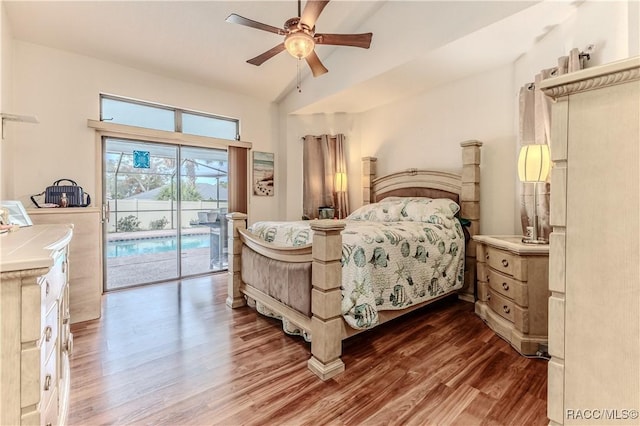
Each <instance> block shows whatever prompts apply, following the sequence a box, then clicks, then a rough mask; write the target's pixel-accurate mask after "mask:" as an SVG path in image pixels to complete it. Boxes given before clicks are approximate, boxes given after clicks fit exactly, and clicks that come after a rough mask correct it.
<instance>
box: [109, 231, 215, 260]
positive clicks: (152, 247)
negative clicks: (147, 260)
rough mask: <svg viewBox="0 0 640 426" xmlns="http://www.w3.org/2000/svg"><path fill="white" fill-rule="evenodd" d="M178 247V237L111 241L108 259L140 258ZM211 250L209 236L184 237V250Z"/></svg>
mask: <svg viewBox="0 0 640 426" xmlns="http://www.w3.org/2000/svg"><path fill="white" fill-rule="evenodd" d="M177 246H178V238H177V237H159V238H145V239H139V240H123V241H109V242H108V243H107V257H124V256H139V255H143V254H156V253H166V252H169V251H175V250H176V248H177ZM198 248H209V235H208V234H197V235H183V236H182V250H189V249H198Z"/></svg>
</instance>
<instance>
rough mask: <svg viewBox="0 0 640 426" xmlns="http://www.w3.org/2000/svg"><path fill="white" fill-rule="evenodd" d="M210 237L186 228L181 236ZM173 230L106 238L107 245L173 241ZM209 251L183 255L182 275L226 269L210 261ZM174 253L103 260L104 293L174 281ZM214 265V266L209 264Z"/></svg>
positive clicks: (224, 263) (201, 230)
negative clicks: (171, 239) (169, 239)
mask: <svg viewBox="0 0 640 426" xmlns="http://www.w3.org/2000/svg"><path fill="white" fill-rule="evenodd" d="M198 234H200V235H210V233H209V229H208V228H207V227H202V228H200V227H198V228H187V229H183V230H182V235H198ZM175 235H176V231H175V230H157V231H137V232H118V233H112V234H108V235H107V245H108V244H109V242H114V241H131V240H142V239H151V238H162V237H172V236H175ZM211 257H212V255H211V249H210V248H209V247H207V248H196V249H187V250H184V251H183V252H182V257H181V259H180V262H181V266H182V275H183V276H186V275H197V274H205V273H209V272H219V271H224V270H226V269H227V259H226V256H223V259H222V261H221V262H215V261H214V262H212V261H211ZM177 263H178V262H177V258H176V252H175V251H170V252H165V253H154V254H141V255H130V256H121V257H109V258H107V259H106V289H107V290H117V289H121V288H125V287H129V286H134V285H139V284H145V283H152V282H156V281H163V280H170V279H175V278H176V277H177V275H178V265H177ZM212 263H213V264H212Z"/></svg>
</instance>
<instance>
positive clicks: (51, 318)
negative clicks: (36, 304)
mask: <svg viewBox="0 0 640 426" xmlns="http://www.w3.org/2000/svg"><path fill="white" fill-rule="evenodd" d="M58 332H59V328H58V304H57V303H56V304H54V305H53V306H52V307H51V310H50V311H49V313H48V314H47V316H46V318H45V323H44V328H43V329H42V341H41V342H42V343H41V345H42V349H43V351H44V357H45V358H47V359H48V358H49V355H50V354H51V351H52V350H53V348H55V346H56V342H57V340H58Z"/></svg>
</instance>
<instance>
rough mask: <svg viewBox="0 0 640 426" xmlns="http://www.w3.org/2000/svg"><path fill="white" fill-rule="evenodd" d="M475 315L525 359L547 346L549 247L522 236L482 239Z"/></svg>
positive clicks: (487, 237) (479, 246) (478, 248)
mask: <svg viewBox="0 0 640 426" xmlns="http://www.w3.org/2000/svg"><path fill="white" fill-rule="evenodd" d="M473 239H474V240H475V241H476V244H477V245H476V250H477V252H476V256H477V257H476V258H477V262H478V268H477V273H478V284H477V298H478V300H477V301H476V306H475V311H476V314H478V316H479V317H480V318H482V319H483V320H484V321H485V322H486V323H487V325H488V326H489V327H490V328H491V329H492V330H493V331H494V332H495V333H497V334H498V335H500V336H501V337H503V338H504V339H505V340H506V341H507V342H509V343H511V346H513V347H514V348H515V349H516V350H517V351H518V352H520V353H521V354H523V355H535V354H536V352H537V351H538V349H539V345H540V344H544V345H546V344H547V318H548V303H549V246H548V245H529V244H524V243H523V242H522V237H519V236H488V235H476V236H474V237H473Z"/></svg>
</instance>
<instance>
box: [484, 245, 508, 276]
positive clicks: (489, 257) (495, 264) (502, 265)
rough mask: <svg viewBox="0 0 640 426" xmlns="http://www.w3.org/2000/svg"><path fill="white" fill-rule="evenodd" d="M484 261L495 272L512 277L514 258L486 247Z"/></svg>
mask: <svg viewBox="0 0 640 426" xmlns="http://www.w3.org/2000/svg"><path fill="white" fill-rule="evenodd" d="M485 258H486V261H487V263H488V264H489V266H490V267H491V268H493V269H495V270H496V271H500V272H502V273H503V274H506V275H513V263H514V256H513V255H512V254H510V253H507V252H505V251H502V250H498V249H496V248H493V247H487V254H486V257H485Z"/></svg>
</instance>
